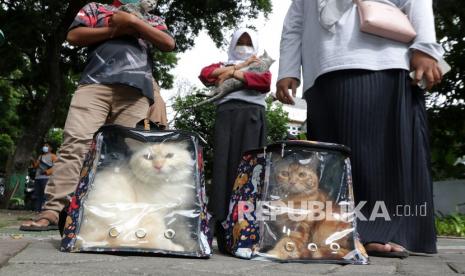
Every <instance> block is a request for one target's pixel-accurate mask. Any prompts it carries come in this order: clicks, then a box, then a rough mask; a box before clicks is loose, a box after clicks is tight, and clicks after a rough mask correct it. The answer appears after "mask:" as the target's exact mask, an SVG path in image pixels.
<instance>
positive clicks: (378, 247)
mask: <svg viewBox="0 0 465 276" xmlns="http://www.w3.org/2000/svg"><path fill="white" fill-rule="evenodd" d="M365 249H366V250H367V251H377V252H402V251H405V248H403V247H402V246H400V245H397V244H393V243H386V244H381V243H375V242H372V243H367V244H365Z"/></svg>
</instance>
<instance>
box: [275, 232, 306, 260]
mask: <svg viewBox="0 0 465 276" xmlns="http://www.w3.org/2000/svg"><path fill="white" fill-rule="evenodd" d="M267 254H268V255H270V257H273V258H277V259H280V260H289V259H298V258H299V257H300V252H299V249H298V247H297V246H296V244H295V242H294V241H293V240H292V239H290V238H287V237H286V238H283V239H281V240H280V241H279V242H278V243H277V244H276V245H275V247H274V248H273V249H271V250H270V251H268V252H267Z"/></svg>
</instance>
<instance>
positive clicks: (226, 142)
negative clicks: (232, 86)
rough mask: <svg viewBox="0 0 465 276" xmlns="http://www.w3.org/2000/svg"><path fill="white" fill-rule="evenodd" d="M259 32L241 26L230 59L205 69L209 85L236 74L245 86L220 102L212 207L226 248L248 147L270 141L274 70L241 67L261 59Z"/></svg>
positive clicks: (219, 237)
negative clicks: (226, 223) (268, 107)
mask: <svg viewBox="0 0 465 276" xmlns="http://www.w3.org/2000/svg"><path fill="white" fill-rule="evenodd" d="M257 53H258V38H257V34H256V33H255V32H254V31H252V30H249V29H239V30H237V31H236V32H235V33H234V34H233V37H232V39H231V43H230V45H229V51H228V60H227V61H225V62H219V63H215V64H212V65H209V66H207V67H205V68H203V69H202V71H201V73H200V76H199V78H200V80H201V81H202V82H203V83H204V84H205V85H206V86H213V85H215V84H216V85H218V84H220V83H222V82H223V81H225V80H227V79H229V78H236V79H238V80H241V81H242V82H243V83H244V89H243V90H240V91H236V92H233V93H230V94H228V95H227V96H225V97H223V98H221V99H220V100H218V101H217V102H216V105H217V109H216V118H215V136H214V137H215V144H214V161H213V185H212V186H213V187H212V191H211V193H210V206H209V207H210V211H211V212H212V213H213V216H214V219H215V221H216V223H215V233H216V237H217V241H218V247H219V248H220V251H221V252H223V253H224V252H225V250H224V229H223V227H222V226H221V222H222V221H223V220H225V219H226V216H227V212H228V204H229V197H230V195H231V190H232V187H233V184H234V180H235V178H236V171H237V167H238V166H239V161H240V159H241V156H242V153H243V152H244V151H247V150H250V149H254V148H260V147H263V146H264V145H265V143H266V126H265V122H266V119H265V97H266V93H267V92H269V91H270V85H271V73H270V72H269V71H268V72H265V73H255V72H243V71H240V69H241V68H244V67H246V66H248V65H250V64H251V63H253V62H255V61H256V60H257V57H256V55H257Z"/></svg>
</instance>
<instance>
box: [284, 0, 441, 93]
mask: <svg viewBox="0 0 465 276" xmlns="http://www.w3.org/2000/svg"><path fill="white" fill-rule="evenodd" d="M391 2H393V3H394V4H396V5H397V6H398V7H399V8H400V9H402V10H403V11H404V12H405V13H406V14H407V15H408V17H409V19H410V21H411V23H412V25H413V26H414V28H415V30H416V32H417V37H416V38H415V40H414V41H413V42H412V43H411V44H405V43H401V42H396V41H394V40H390V39H385V38H381V37H378V36H374V35H370V34H366V33H363V32H361V31H360V23H359V17H358V13H357V8H356V6H355V5H354V6H353V7H352V8H350V9H349V10H348V11H347V12H346V13H345V14H344V15H343V17H342V18H341V19H340V20H339V22H338V23H337V24H336V26H335V33H334V34H333V33H331V32H329V31H328V30H326V29H324V28H323V27H322V26H321V25H320V22H319V14H318V6H317V5H318V1H315V0H293V1H292V4H291V6H290V8H289V10H288V13H287V15H286V18H285V20H284V25H283V33H282V36H281V50H280V51H281V53H280V60H279V74H278V80H280V79H283V78H286V77H292V78H296V79H299V80H300V79H301V75H302V77H303V79H304V84H303V90H304V91H307V90H308V89H309V88H311V87H312V86H313V84H314V82H315V80H316V78H317V77H318V76H320V75H322V74H324V73H328V72H331V71H337V70H344V69H367V70H386V69H405V70H410V65H409V63H410V50H411V49H418V50H420V51H423V52H425V53H427V54H429V55H431V56H432V57H434V58H435V59H437V60H439V59H441V58H442V55H443V54H444V50H443V48H442V46H441V45H439V44H438V43H437V42H436V32H435V28H434V15H433V9H432V0H391Z"/></svg>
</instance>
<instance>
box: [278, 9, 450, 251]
mask: <svg viewBox="0 0 465 276" xmlns="http://www.w3.org/2000/svg"><path fill="white" fill-rule="evenodd" d="M378 2H379V1H378ZM381 2H385V3H386V4H389V5H395V6H397V7H398V8H400V9H401V10H402V11H403V12H404V13H405V14H406V15H407V16H408V18H409V20H410V22H411V23H412V25H413V27H414V29H415V30H416V33H417V36H416V38H415V39H414V40H413V41H412V42H411V43H402V42H397V41H394V40H391V39H387V38H382V37H380V36H375V35H371V34H367V33H364V32H361V31H360V23H359V22H360V21H359V17H358V14H357V7H356V6H355V5H354V4H353V1H352V0H319V1H305V0H294V1H293V2H292V4H291V6H290V8H289V11H288V14H287V16H286V19H285V21H284V28H283V33H282V37H281V57H280V64H279V65H280V66H279V77H278V83H277V98H278V99H279V100H280V101H282V102H284V103H290V104H292V103H293V100H292V96H291V95H290V94H289V92H288V90H289V89H292V92H293V96H295V89H296V87H297V86H298V85H299V84H300V77H301V68H302V76H303V80H304V83H303V91H305V92H304V98H305V100H306V101H307V106H308V111H307V112H308V113H307V118H308V122H309V124H308V137H309V138H310V139H312V140H319V141H324V142H333V143H340V144H345V145H348V146H349V147H350V148H351V149H352V168H353V183H354V194H355V199H356V201H357V202H359V203H360V204H364V203H363V202H366V204H365V205H364V207H363V208H362V209H361V211H362V212H361V213H362V215H363V216H359V217H358V231H359V233H360V237H361V239H362V241H363V242H364V244H365V246H366V249H367V251H368V252H369V254H371V255H376V256H385V257H401V258H403V257H406V256H408V251H407V250H406V249H408V250H410V251H415V252H423V253H435V252H436V251H437V250H436V233H435V228H434V213H433V212H434V211H433V199H432V178H431V171H430V151H429V142H428V126H427V120H426V111H425V97H424V91H422V90H420V89H419V88H418V87H417V86H416V83H418V82H419V81H420V80H421V79H423V78H425V79H426V82H427V86H428V88H431V87H432V86H433V85H435V84H437V83H438V82H440V80H441V70H440V68H439V67H438V61H439V60H440V59H441V58H442V55H443V49H442V47H441V46H440V45H439V44H438V43H436V35H435V29H434V16H433V10H432V0H390V1H388V0H384V1H381ZM409 71H415V79H414V81H413V83H412V80H411V79H410V78H409ZM380 204H381V205H380ZM383 205H384V206H385V207H386V210H387V211H388V213H389V216H388V217H386V216H384V217H377V218H373V217H372V218H371V219H370V215H371V214H372V211H374V212H375V213H376V212H378V213H380V212H381V211H382V210H383V209H380V206H383ZM376 206H378V207H377V208H376ZM406 210H407V211H408V210H423V212H406ZM365 218H366V220H365Z"/></svg>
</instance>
